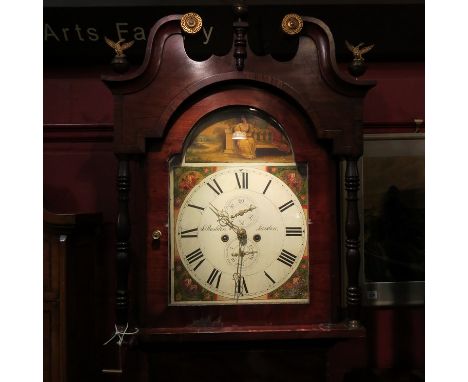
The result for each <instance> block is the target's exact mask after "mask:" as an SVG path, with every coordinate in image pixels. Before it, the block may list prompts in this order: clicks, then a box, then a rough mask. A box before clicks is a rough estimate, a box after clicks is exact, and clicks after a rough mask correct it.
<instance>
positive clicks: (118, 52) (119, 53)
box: [104, 36, 135, 57]
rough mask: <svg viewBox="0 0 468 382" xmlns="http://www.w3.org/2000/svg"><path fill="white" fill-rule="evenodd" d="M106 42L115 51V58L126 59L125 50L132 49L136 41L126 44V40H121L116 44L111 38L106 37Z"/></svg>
mask: <svg viewBox="0 0 468 382" xmlns="http://www.w3.org/2000/svg"><path fill="white" fill-rule="evenodd" d="M104 41H105V42H106V44H107V45H109V46H110V47H111V48H112V49H114V52H115V57H125V54H124V52H123V51H124V50H125V49H128V48H130V47H131V46H132V45H133V43H134V42H135V41H129V42H124V41H125V40H124V39H120V40H119V41H117V42H115V41H112V40H111V39H110V38H108V37H106V36H104Z"/></svg>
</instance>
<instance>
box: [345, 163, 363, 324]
mask: <svg viewBox="0 0 468 382" xmlns="http://www.w3.org/2000/svg"><path fill="white" fill-rule="evenodd" d="M358 159H359V158H357V157H348V158H346V172H345V189H346V201H347V211H346V226H345V232H346V241H345V247H346V269H347V272H348V286H347V288H346V302H347V304H348V322H349V325H350V326H351V327H359V326H360V322H359V315H360V308H361V289H360V287H359V265H360V260H361V258H360V256H361V255H360V251H359V246H360V241H359V234H360V223H359V210H358V191H359V171H358V166H357V161H358Z"/></svg>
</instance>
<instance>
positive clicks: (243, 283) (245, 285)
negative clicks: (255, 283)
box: [242, 277, 249, 293]
mask: <svg viewBox="0 0 468 382" xmlns="http://www.w3.org/2000/svg"><path fill="white" fill-rule="evenodd" d="M242 285H243V286H244V290H245V293H249V290H248V289H247V284H246V283H245V279H244V278H243V277H242Z"/></svg>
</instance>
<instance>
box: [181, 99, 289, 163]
mask: <svg viewBox="0 0 468 382" xmlns="http://www.w3.org/2000/svg"><path fill="white" fill-rule="evenodd" d="M191 135H192V136H191V137H190V139H189V143H188V145H187V147H186V151H185V163H226V162H244V163H260V162H261V163H266V162H270V163H293V162H294V156H293V151H292V149H291V145H290V142H289V140H288V138H287V137H286V135H285V134H284V132H283V131H282V128H281V126H280V125H279V124H278V123H277V122H276V121H275V120H274V119H273V118H272V117H270V116H269V115H268V114H266V113H264V112H262V111H260V110H257V109H254V108H251V107H248V106H229V107H227V108H223V109H219V110H215V111H214V112H212V113H210V114H208V115H207V116H205V117H203V118H202V119H201V120H200V121H198V122H197V124H196V125H195V126H194V128H193V130H192V133H191ZM236 138H240V139H236Z"/></svg>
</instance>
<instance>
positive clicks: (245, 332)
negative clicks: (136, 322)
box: [138, 323, 366, 343]
mask: <svg viewBox="0 0 468 382" xmlns="http://www.w3.org/2000/svg"><path fill="white" fill-rule="evenodd" d="M365 333H366V332H365V329H364V328H360V329H358V330H350V328H349V327H348V325H345V324H342V323H341V324H335V325H333V324H313V325H270V326H269V327H268V329H265V327H264V326H227V327H223V326H217V327H216V326H215V327H205V328H203V327H202V328H200V327H196V328H194V327H185V328H151V329H142V331H141V333H140V335H139V337H138V340H139V342H141V343H177V342H180V341H184V342H185V341H187V342H192V341H207V342H210V341H268V340H275V341H280V340H307V339H343V338H364V337H365Z"/></svg>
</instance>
